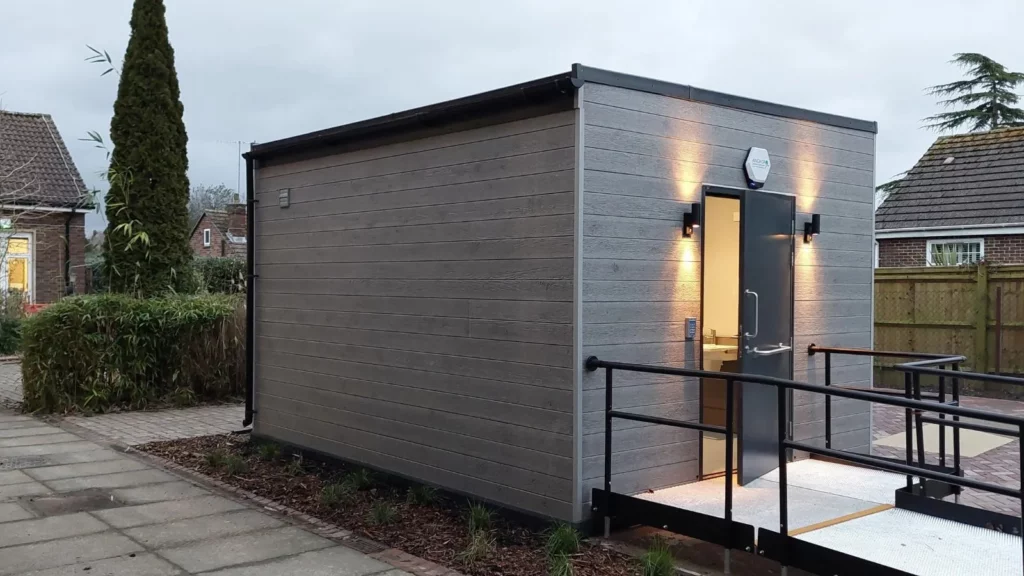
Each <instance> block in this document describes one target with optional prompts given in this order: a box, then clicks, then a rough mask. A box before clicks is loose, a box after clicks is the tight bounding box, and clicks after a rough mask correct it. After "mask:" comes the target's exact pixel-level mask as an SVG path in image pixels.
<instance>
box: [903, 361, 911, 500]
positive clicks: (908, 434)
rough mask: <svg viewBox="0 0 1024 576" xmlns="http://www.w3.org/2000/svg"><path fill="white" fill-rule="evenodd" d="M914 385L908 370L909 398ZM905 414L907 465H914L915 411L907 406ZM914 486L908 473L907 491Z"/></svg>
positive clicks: (905, 385)
mask: <svg viewBox="0 0 1024 576" xmlns="http://www.w3.org/2000/svg"><path fill="white" fill-rule="evenodd" d="M912 387H913V376H911V375H910V372H907V373H905V374H904V375H903V393H904V395H905V396H906V397H907V399H908V400H909V399H910V398H911V388H912ZM904 415H905V419H906V422H905V424H904V430H905V431H904V434H905V435H906V437H907V438H906V441H905V442H904V448H905V449H906V456H907V466H913V465H914V444H913V441H912V439H911V437H912V436H913V433H914V432H913V431H914V425H913V418H914V412H913V411H912V410H911V409H910V408H907V409H906V411H905V412H904ZM913 488H914V477H913V476H911V475H910V474H907V492H910V491H911V490H913Z"/></svg>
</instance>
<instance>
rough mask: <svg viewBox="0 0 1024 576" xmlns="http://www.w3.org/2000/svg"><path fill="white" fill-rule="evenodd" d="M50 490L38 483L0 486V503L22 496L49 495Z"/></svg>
mask: <svg viewBox="0 0 1024 576" xmlns="http://www.w3.org/2000/svg"><path fill="white" fill-rule="evenodd" d="M49 493H50V489H49V488H47V487H46V486H43V485H42V484H40V483H38V482H22V483H21V484H8V485H7V486H0V502H3V501H5V500H13V499H15V498H20V497H22V496H35V495H37V494H49Z"/></svg>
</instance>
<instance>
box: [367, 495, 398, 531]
mask: <svg viewBox="0 0 1024 576" xmlns="http://www.w3.org/2000/svg"><path fill="white" fill-rule="evenodd" d="M397 519H398V509H397V508H395V506H394V504H392V503H390V502H388V501H387V500H377V501H376V502H374V503H373V506H371V507H370V524H373V525H374V526H384V525H386V524H391V523H393V522H394V521H395V520H397Z"/></svg>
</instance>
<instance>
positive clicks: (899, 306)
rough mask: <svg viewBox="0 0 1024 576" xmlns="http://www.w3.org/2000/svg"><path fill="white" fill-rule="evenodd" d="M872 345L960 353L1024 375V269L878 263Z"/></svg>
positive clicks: (972, 365) (973, 363)
mask: <svg viewBox="0 0 1024 576" xmlns="http://www.w3.org/2000/svg"><path fill="white" fill-rule="evenodd" d="M875 349H876V350H899V351H911V352H934V353H946V352H948V353H951V354H962V355H964V356H966V357H967V362H966V363H965V364H964V366H965V367H967V368H969V369H972V370H975V371H978V372H999V373H1004V374H1019V373H1024V266H988V265H985V264H981V265H978V266H973V267H957V268H945V267H942V268H939V267H929V268H878V269H876V270H875Z"/></svg>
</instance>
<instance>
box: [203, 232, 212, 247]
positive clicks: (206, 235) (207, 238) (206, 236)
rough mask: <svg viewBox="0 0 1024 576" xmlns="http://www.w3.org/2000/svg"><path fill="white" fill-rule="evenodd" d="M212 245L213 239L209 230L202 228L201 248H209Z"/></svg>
mask: <svg viewBox="0 0 1024 576" xmlns="http://www.w3.org/2000/svg"><path fill="white" fill-rule="evenodd" d="M211 244H213V238H212V235H211V234H210V229H209V228H203V248H209V247H210V245H211Z"/></svg>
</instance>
